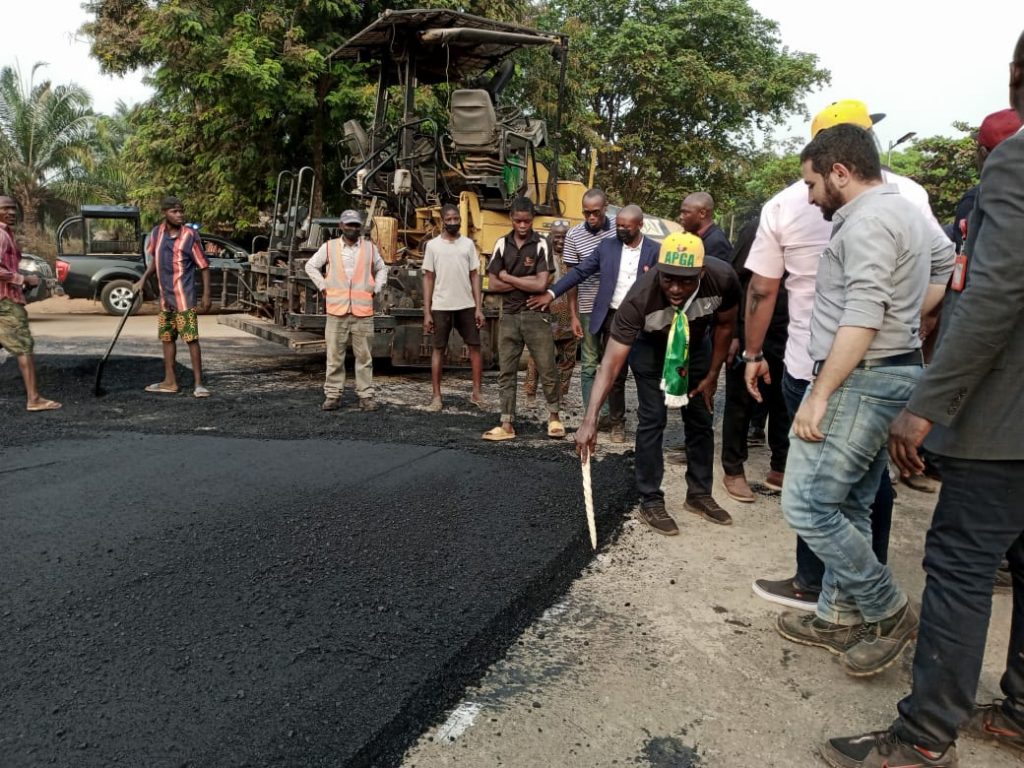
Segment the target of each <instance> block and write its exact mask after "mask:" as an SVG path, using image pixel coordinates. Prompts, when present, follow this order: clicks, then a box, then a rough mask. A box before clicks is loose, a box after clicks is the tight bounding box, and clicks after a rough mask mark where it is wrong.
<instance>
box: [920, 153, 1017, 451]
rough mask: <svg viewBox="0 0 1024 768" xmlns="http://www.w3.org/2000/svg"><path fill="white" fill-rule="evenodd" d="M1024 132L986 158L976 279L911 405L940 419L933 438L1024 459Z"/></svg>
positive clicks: (973, 229) (972, 253) (956, 300)
mask: <svg viewBox="0 0 1024 768" xmlns="http://www.w3.org/2000/svg"><path fill="white" fill-rule="evenodd" d="M1021 179H1024V134H1021V133H1018V134H1017V135H1015V136H1012V137H1011V138H1009V139H1007V140H1006V141H1004V142H1003V143H1002V144H1000V145H999V146H998V147H996V149H995V150H994V151H993V152H992V154H991V155H990V156H989V158H988V160H986V161H985V168H984V170H982V173H981V188H980V190H979V191H978V197H977V200H976V201H975V204H974V211H973V212H972V214H971V217H970V224H969V226H968V227H967V244H966V246H965V248H964V252H965V253H966V254H967V258H968V262H967V281H966V285H965V286H964V290H963V292H961V293H958V292H956V291H952V290H951V291H949V293H948V294H947V296H946V303H945V305H944V306H943V308H942V321H941V328H940V332H939V340H938V347H937V349H936V352H935V357H934V358H933V359H932V363H931V365H930V366H928V368H926V369H925V372H924V376H923V378H922V379H921V382H920V384H919V385H918V387H917V390H916V391H915V392H914V395H913V397H912V398H911V399H910V403H909V405H908V406H907V407H908V408H909V410H910V411H911V412H912V413H915V414H917V415H918V416H923V417H924V418H926V419H928V420H930V421H932V422H934V423H935V425H936V426H935V428H934V429H933V430H932V433H931V434H930V435H929V436H928V439H927V441H926V442H925V446H926V447H927V448H928V449H929V450H932V451H934V452H935V453H938V454H940V455H943V456H952V457H955V458H962V459H984V460H1014V459H1016V460H1019V459H1024V249H1022V244H1024V184H1022V183H1021Z"/></svg>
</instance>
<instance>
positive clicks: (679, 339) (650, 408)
mask: <svg viewBox="0 0 1024 768" xmlns="http://www.w3.org/2000/svg"><path fill="white" fill-rule="evenodd" d="M739 302H740V284H739V279H738V278H737V277H736V273H735V272H734V271H733V269H732V267H730V266H729V265H728V264H727V263H726V262H724V261H721V260H719V259H708V260H706V261H705V259H704V244H703V243H702V242H701V239H700V238H699V237H697V236H696V235H692V234H689V233H687V232H674V233H673V234H671V235H669V236H668V237H666V238H665V240H664V242H662V244H661V250H660V252H659V254H658V261H657V263H656V264H655V265H654V268H653V269H650V270H648V271H647V272H645V273H644V274H643V275H642V276H641V277H640V278H639V279H638V280H637V281H636V283H634V284H633V287H632V288H630V289H629V292H628V293H627V294H626V296H625V298H624V299H623V300H622V303H621V304H620V305H619V309H618V312H616V314H615V319H614V320H613V322H612V326H611V331H610V334H609V336H610V338H609V340H608V344H607V346H606V347H605V352H604V357H603V358H602V359H601V367H600V368H599V369H598V373H597V378H596V379H595V380H594V389H593V392H592V393H591V395H590V402H589V403H588V404H587V413H586V416H585V417H584V419H583V424H582V425H581V426H580V428H579V430H578V431H577V432H576V448H577V450H578V451H580V452H581V453H585V454H587V455H589V454H592V453H593V452H594V449H595V447H596V445H597V418H598V414H599V413H600V411H601V404H602V403H603V402H604V399H605V398H606V397H607V396H608V393H609V392H610V391H611V388H612V383H613V382H614V381H615V379H616V377H617V376H618V374H619V372H620V371H621V370H622V367H623V366H624V365H626V361H627V359H628V361H629V367H630V369H631V370H632V371H633V378H634V379H635V380H636V392H637V400H638V401H639V407H638V408H637V419H638V422H639V423H638V424H637V430H636V470H635V472H636V485H637V490H638V491H639V493H640V507H639V510H638V512H637V514H638V516H639V518H640V519H641V520H642V521H643V522H645V523H646V524H647V525H649V526H651V528H653V529H654V530H655V531H657V532H658V533H661V534H665V535H667V536H671V535H674V534H677V533H679V528H678V527H677V526H676V523H675V520H673V519H672V517H671V516H670V515H669V514H668V512H667V511H666V509H665V493H664V491H662V489H661V480H662V477H663V476H664V474H665V464H664V458H663V455H662V442H663V437H664V433H665V423H666V420H667V414H668V408H669V407H670V406H671V407H673V408H680V409H681V413H682V417H683V425H684V427H685V430H686V457H687V466H686V504H685V506H686V509H687V510H689V511H690V512H693V513H694V514H698V515H701V516H702V517H704V519H706V520H708V521H710V522H713V523H718V524H720V525H729V524H730V523H731V522H732V518H731V517H730V516H729V513H728V512H726V511H725V510H724V509H722V508H721V507H720V506H719V505H718V503H717V502H716V501H715V500H714V499H713V498H712V497H711V487H712V473H713V466H714V454H715V435H714V431H713V421H714V397H715V389H716V387H717V386H718V374H719V372H720V371H721V369H722V364H723V363H724V362H725V358H726V355H727V354H728V353H729V343H730V342H731V341H732V337H733V330H734V326H735V324H736V312H737V308H738V307H739Z"/></svg>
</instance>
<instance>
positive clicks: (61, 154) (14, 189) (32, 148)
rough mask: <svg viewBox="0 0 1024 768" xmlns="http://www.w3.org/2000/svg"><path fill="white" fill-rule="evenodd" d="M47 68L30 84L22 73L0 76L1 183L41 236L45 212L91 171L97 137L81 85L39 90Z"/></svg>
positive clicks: (89, 102)
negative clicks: (66, 186)
mask: <svg viewBox="0 0 1024 768" xmlns="http://www.w3.org/2000/svg"><path fill="white" fill-rule="evenodd" d="M43 66H45V64H43V63H42V62H38V63H36V64H35V65H34V66H33V67H32V73H31V74H30V75H29V78H28V80H27V82H26V81H25V79H24V77H23V76H22V73H21V70H20V69H19V68H14V67H4V68H3V69H2V70H0V183H2V185H3V187H4V188H5V189H7V190H9V191H10V193H11V194H13V195H14V196H15V197H17V198H18V202H20V203H21V207H22V212H23V214H24V217H25V220H24V224H25V226H26V228H29V229H31V230H36V231H38V229H39V216H40V212H41V211H42V210H43V209H44V207H45V206H47V205H49V204H51V203H54V202H57V201H60V200H61V197H62V196H61V195H60V193H59V191H58V190H59V189H60V186H61V185H62V184H64V183H65V182H68V181H71V180H72V179H73V178H74V177H75V175H76V173H77V172H78V171H79V169H80V168H82V167H87V166H88V165H89V162H90V158H91V154H92V147H93V142H94V139H95V134H96V116H95V115H94V113H93V111H92V99H91V98H90V97H89V94H88V93H86V91H85V90H83V89H82V88H81V87H79V86H77V85H75V84H70V85H53V84H52V83H51V82H50V81H49V80H43V81H42V82H40V83H38V84H36V82H35V75H36V72H37V71H38V70H39V69H40V68H41V67H43ZM65 202H70V201H65Z"/></svg>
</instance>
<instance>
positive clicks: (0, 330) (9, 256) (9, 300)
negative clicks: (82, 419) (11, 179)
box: [0, 195, 60, 411]
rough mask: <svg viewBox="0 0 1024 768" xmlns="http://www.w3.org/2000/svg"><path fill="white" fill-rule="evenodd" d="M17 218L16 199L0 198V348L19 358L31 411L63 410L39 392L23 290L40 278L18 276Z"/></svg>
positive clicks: (55, 402)
mask: <svg viewBox="0 0 1024 768" xmlns="http://www.w3.org/2000/svg"><path fill="white" fill-rule="evenodd" d="M17 218H18V204H17V202H15V200H14V198H13V197H8V196H7V195H0V347H3V348H4V349H5V350H7V351H8V352H9V353H10V354H12V355H14V356H15V357H17V358H18V368H20V369H21V378H22V380H23V381H24V382H25V395H26V396H27V401H26V407H27V408H28V410H30V411H55V410H57V409H58V408H60V403H58V402H57V401H56V400H47V399H46V398H45V397H43V396H41V395H40V394H39V390H38V389H36V364H35V359H34V358H33V357H32V349H33V347H34V342H33V340H32V334H31V333H30V332H29V329H28V314H27V313H26V312H25V295H24V291H23V288H22V286H25V285H28V286H33V285H37V284H38V283H39V277H38V276H36V275H21V274H20V273H19V272H18V263H19V262H20V261H21V251H20V250H19V249H18V244H17V243H16V242H15V240H14V233H13V231H12V227H13V226H14V223H15V221H16V220H17Z"/></svg>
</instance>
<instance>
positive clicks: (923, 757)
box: [821, 731, 960, 768]
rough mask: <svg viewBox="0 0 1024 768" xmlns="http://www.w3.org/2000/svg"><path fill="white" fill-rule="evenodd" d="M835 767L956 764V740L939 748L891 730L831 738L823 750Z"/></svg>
mask: <svg viewBox="0 0 1024 768" xmlns="http://www.w3.org/2000/svg"><path fill="white" fill-rule="evenodd" d="M821 756H822V757H823V758H824V759H825V762H826V763H828V764H829V765H831V766H833V768H957V766H959V765H960V763H959V762H958V760H957V755H956V744H950V745H949V746H948V747H946V749H945V750H944V751H942V752H936V751H933V750H930V749H925V748H924V747H919V746H917V745H915V744H907V743H906V742H905V741H903V740H901V739H900V738H899V737H898V736H897V735H896V734H895V733H893V732H892V731H875V732H874V733H864V734H861V735H859V736H847V737H845V738H838V739H829V740H828V741H827V742H825V745H824V747H823V748H822V750H821Z"/></svg>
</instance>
